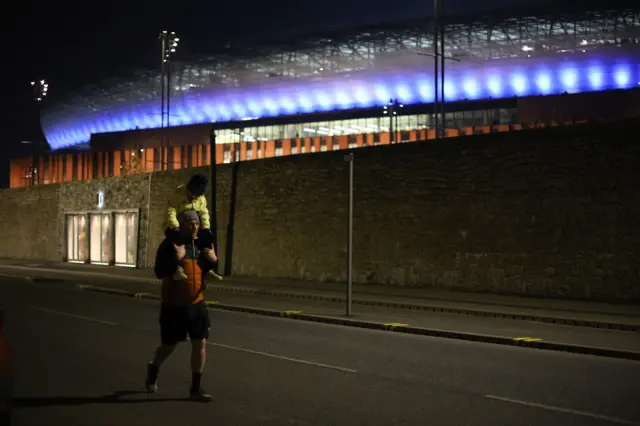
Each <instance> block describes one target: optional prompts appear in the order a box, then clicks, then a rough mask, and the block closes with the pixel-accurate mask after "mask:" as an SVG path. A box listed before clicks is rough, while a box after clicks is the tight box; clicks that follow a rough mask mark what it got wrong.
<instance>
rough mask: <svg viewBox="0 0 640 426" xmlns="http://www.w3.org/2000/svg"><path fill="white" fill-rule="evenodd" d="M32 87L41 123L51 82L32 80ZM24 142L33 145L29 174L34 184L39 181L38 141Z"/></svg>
mask: <svg viewBox="0 0 640 426" xmlns="http://www.w3.org/2000/svg"><path fill="white" fill-rule="evenodd" d="M31 88H32V90H33V99H34V100H35V102H36V106H37V113H38V123H40V120H41V118H40V116H41V106H42V103H43V102H44V100H45V99H46V97H47V95H48V94H49V83H47V81H46V80H44V79H42V80H37V81H32V82H31ZM22 143H23V144H26V145H31V148H32V152H31V158H32V159H31V172H30V173H29V174H30V177H31V185H32V186H33V185H35V184H36V183H37V182H38V179H37V174H38V167H37V161H38V150H37V149H38V143H34V142H32V141H22Z"/></svg>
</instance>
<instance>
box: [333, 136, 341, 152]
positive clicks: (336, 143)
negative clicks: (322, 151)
mask: <svg viewBox="0 0 640 426" xmlns="http://www.w3.org/2000/svg"><path fill="white" fill-rule="evenodd" d="M331 139H332V140H331V149H332V150H334V151H335V150H337V149H340V138H339V137H338V136H333V137H332V138H331Z"/></svg>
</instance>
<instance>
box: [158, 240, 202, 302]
mask: <svg viewBox="0 0 640 426" xmlns="http://www.w3.org/2000/svg"><path fill="white" fill-rule="evenodd" d="M172 248H173V247H172ZM184 248H185V249H186V251H187V254H186V255H185V257H184V258H183V259H182V267H183V268H184V272H185V274H186V275H187V277H188V278H187V279H186V280H184V281H178V280H174V279H173V276H172V275H168V276H165V277H164V278H163V279H162V303H163V304H167V305H172V306H189V305H192V304H195V303H200V302H202V301H203V300H204V294H203V290H204V288H203V283H204V273H203V272H202V269H201V268H200V265H198V259H199V257H200V249H199V248H198V247H197V246H196V243H195V240H191V242H187V243H186V244H185V245H184ZM163 261H166V262H169V263H171V262H172V263H173V264H177V261H176V259H175V252H174V253H173V260H172V259H171V258H167V259H166V260H163Z"/></svg>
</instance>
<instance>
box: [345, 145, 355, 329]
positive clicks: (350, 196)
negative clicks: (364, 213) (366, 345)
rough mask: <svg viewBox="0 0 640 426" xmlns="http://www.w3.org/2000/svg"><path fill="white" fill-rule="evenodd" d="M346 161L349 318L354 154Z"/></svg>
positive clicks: (349, 314)
mask: <svg viewBox="0 0 640 426" xmlns="http://www.w3.org/2000/svg"><path fill="white" fill-rule="evenodd" d="M344 161H346V162H347V163H349V194H348V208H347V215H348V216H347V312H346V313H347V316H351V315H352V311H351V306H352V303H353V302H352V295H353V165H354V164H353V161H354V155H353V152H350V153H349V154H347V155H345V156H344Z"/></svg>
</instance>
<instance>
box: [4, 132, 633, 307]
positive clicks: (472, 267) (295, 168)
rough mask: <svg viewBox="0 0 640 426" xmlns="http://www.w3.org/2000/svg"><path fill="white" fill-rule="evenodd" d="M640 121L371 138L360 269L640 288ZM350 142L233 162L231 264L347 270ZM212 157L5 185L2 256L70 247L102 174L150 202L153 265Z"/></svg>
mask: <svg viewBox="0 0 640 426" xmlns="http://www.w3.org/2000/svg"><path fill="white" fill-rule="evenodd" d="M639 129H640V122H637V121H628V122H624V123H617V124H601V125H589V126H574V127H567V128H555V129H547V130H536V131H522V132H517V133H510V134H507V133H501V134H491V135H482V136H474V137H467V138H456V139H451V140H445V141H442V142H434V141H430V142H425V143H411V144H401V145H393V146H380V147H370V148H360V149H357V150H355V151H354V152H355V158H356V160H355V161H356V163H355V208H356V214H355V237H354V250H355V251H354V267H355V280H356V281H357V282H363V283H372V284H374V283H376V284H389V285H397V286H422V287H430V288H437V289H457V290H467V291H487V292H495V293H507V294H523V295H531V296H547V297H564V298H578V299H597V300H622V299H624V300H640V267H639V266H638V263H637V259H638V257H639V256H640V178H639V176H640V172H639V171H638V166H637V164H638V160H640V146H639V145H638V144H637V143H636V140H637V137H636V136H635V135H636V133H637V131H638V130H639ZM343 157H344V151H333V152H326V153H316V154H312V155H311V154H309V155H298V156H289V157H282V158H274V159H268V160H262V161H249V162H243V163H241V164H239V165H238V166H235V169H234V166H232V165H225V166H219V168H218V174H217V179H218V186H217V188H218V203H217V212H218V233H219V247H218V251H219V254H220V257H221V264H222V265H225V263H228V261H229V259H230V257H231V259H232V261H233V263H232V265H233V273H234V274H240V275H250V276H265V277H287V278H297V279H305V280H307V279H308V280H322V281H340V280H344V279H345V275H346V274H345V265H346V262H345V259H346V233H347V228H346V224H347V217H346V207H347V190H348V186H347V184H348V179H347V177H348V169H347V163H345V162H344V159H343ZM196 171H198V169H190V170H180V171H175V172H163V173H154V174H152V175H149V174H141V175H136V176H129V177H117V178H109V179H103V180H99V181H91V182H77V183H69V184H63V186H62V189H61V187H60V186H59V185H51V186H39V187H35V188H33V189H29V188H26V189H16V190H7V191H3V192H1V193H0V232H1V233H2V235H3V236H5V239H4V240H3V241H1V242H0V256H4V257H19V258H31V259H49V260H60V259H61V258H62V251H61V250H62V246H61V243H62V241H63V240H62V228H63V227H62V216H61V215H62V214H63V212H65V211H72V210H81V209H91V208H93V206H94V204H95V194H96V192H97V190H98V189H99V188H100V189H103V190H104V191H105V208H109V209H111V208H114V209H115V208H140V212H141V220H140V252H139V258H140V260H141V262H140V264H141V266H145V265H149V264H150V263H151V262H152V261H153V255H154V253H155V248H156V247H157V245H158V244H159V242H160V240H161V238H162V231H161V224H162V221H163V215H164V203H165V200H166V196H167V195H168V193H169V191H172V190H173V188H175V186H176V185H178V184H179V183H182V182H185V181H186V180H187V179H188V176H189V175H191V174H192V173H194V172H196ZM200 171H201V172H205V173H207V172H208V170H206V169H203V170H200ZM234 175H235V178H234ZM149 179H151V182H149ZM234 182H235V191H233V190H232V189H234V185H233V183H234ZM149 184H150V187H149ZM149 188H150V193H151V204H150V210H149V211H150V214H147V203H148V193H149ZM234 193H235V199H236V203H235V212H234V214H233V215H232V214H231V213H232V212H231V210H230V209H231V208H232V205H233V203H232V195H233V194H234ZM231 218H233V221H232V220H231ZM149 219H150V220H149ZM230 224H231V225H233V226H230ZM147 230H150V233H149V243H150V244H149V248H150V250H149V252H148V253H147V251H146V241H147V234H148V232H147ZM231 231H233V232H231ZM230 243H233V244H232V245H231V244H230ZM231 248H232V249H231ZM223 269H224V268H223Z"/></svg>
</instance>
